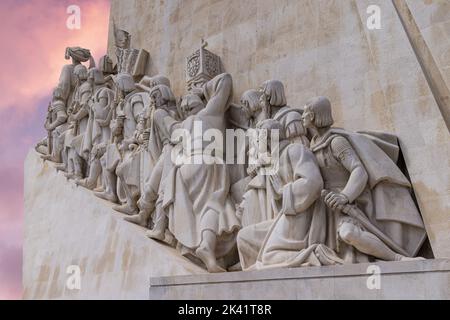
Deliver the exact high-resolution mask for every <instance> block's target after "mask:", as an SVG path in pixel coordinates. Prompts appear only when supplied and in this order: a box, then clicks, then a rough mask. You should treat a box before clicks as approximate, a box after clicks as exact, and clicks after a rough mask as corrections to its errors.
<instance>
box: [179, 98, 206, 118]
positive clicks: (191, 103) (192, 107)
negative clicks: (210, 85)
mask: <svg viewBox="0 0 450 320" xmlns="http://www.w3.org/2000/svg"><path fill="white" fill-rule="evenodd" d="M204 107H205V105H204V104H203V102H202V100H201V99H200V98H199V97H198V96H197V95H194V94H187V95H185V96H184V97H183V100H182V101H181V106H180V108H181V112H182V113H183V114H184V116H185V117H189V116H191V115H194V114H197V113H198V112H200V110H202V109H203V108H204Z"/></svg>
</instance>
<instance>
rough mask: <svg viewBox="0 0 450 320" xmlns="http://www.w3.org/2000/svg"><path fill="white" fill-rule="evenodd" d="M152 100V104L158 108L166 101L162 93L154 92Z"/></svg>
mask: <svg viewBox="0 0 450 320" xmlns="http://www.w3.org/2000/svg"><path fill="white" fill-rule="evenodd" d="M150 98H151V99H152V103H153V104H154V105H155V107H156V108H159V107H161V106H163V105H164V99H163V98H162V94H161V91H159V90H154V91H153V92H152V95H151V96H150Z"/></svg>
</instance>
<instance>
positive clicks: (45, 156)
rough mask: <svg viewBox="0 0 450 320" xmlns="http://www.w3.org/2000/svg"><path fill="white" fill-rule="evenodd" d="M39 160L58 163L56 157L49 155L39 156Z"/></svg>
mask: <svg viewBox="0 0 450 320" xmlns="http://www.w3.org/2000/svg"><path fill="white" fill-rule="evenodd" d="M41 159H43V160H47V161H51V162H56V163H59V159H57V158H56V157H54V156H52V155H51V154H44V155H42V156H41Z"/></svg>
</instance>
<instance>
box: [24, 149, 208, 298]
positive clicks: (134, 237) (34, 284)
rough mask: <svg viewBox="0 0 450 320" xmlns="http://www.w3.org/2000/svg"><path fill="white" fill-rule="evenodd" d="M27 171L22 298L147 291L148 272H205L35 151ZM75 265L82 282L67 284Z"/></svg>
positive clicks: (133, 295)
mask: <svg viewBox="0 0 450 320" xmlns="http://www.w3.org/2000/svg"><path fill="white" fill-rule="evenodd" d="M25 177H26V178H25V236H24V257H23V288H24V298H25V299H147V298H148V285H149V278H150V277H155V276H169V275H183V274H197V273H204V272H206V270H203V269H202V268H200V267H197V266H196V265H194V264H193V263H191V262H190V261H188V260H186V259H184V258H182V257H181V256H180V255H179V254H178V253H177V252H176V251H175V250H174V249H171V248H169V247H167V246H165V245H162V244H159V243H158V242H155V241H153V240H150V239H148V238H147V237H146V236H145V229H144V228H141V227H139V226H136V225H134V224H131V223H128V222H126V221H124V220H123V215H122V214H119V213H117V212H115V211H114V210H113V209H112V204H110V203H109V202H106V201H103V200H100V199H98V198H97V197H95V196H94V194H93V193H92V192H91V191H89V190H87V189H84V188H82V187H77V186H76V185H75V183H74V182H69V181H67V180H66V179H65V178H64V175H63V174H62V173H59V174H58V173H56V170H55V169H54V167H53V165H52V164H51V163H49V162H43V161H42V160H41V159H40V158H39V156H38V155H37V153H36V152H34V151H31V152H30V153H29V154H28V157H27V159H26V162H25ZM70 265H78V266H79V267H80V268H81V290H72V291H71V290H68V289H67V288H66V281H67V279H68V277H69V274H67V273H66V270H67V267H68V266H70Z"/></svg>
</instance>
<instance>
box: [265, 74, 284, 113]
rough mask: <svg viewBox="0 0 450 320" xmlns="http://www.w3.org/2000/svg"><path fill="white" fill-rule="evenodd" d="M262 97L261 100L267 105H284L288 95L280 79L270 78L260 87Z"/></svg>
mask: <svg viewBox="0 0 450 320" xmlns="http://www.w3.org/2000/svg"><path fill="white" fill-rule="evenodd" d="M259 91H260V92H261V98H260V102H261V104H262V105H263V106H267V107H284V106H285V105H286V104H287V102H286V95H285V93H284V85H283V83H282V82H281V81H278V80H268V81H266V82H264V83H263V84H262V86H261V87H260V90H259Z"/></svg>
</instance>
